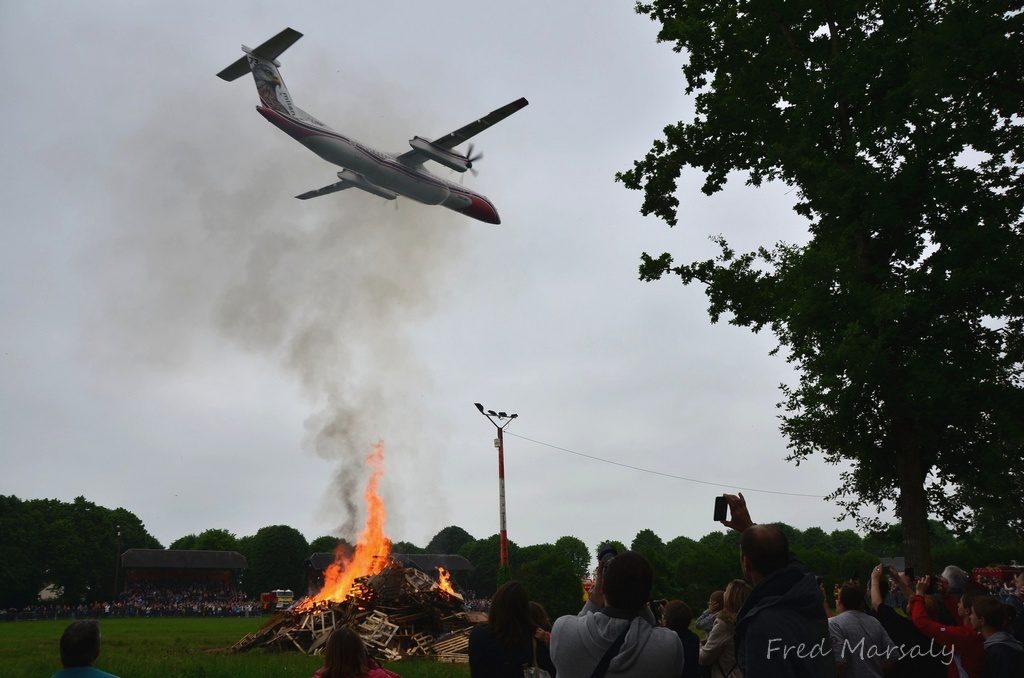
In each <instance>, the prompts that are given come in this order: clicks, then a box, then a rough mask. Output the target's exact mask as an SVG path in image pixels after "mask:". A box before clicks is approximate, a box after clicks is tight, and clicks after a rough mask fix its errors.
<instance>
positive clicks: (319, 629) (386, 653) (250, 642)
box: [231, 443, 473, 662]
mask: <svg viewBox="0 0 1024 678" xmlns="http://www.w3.org/2000/svg"><path fill="white" fill-rule="evenodd" d="M366 462H367V464H368V465H369V466H370V469H371V473H370V478H369V480H368V481H367V483H366V490H365V492H364V493H363V497H364V500H365V502H366V523H365V525H364V527H363V530H362V532H361V533H360V535H359V539H358V541H357V543H356V547H355V549H354V550H353V551H351V552H349V551H346V550H344V549H342V548H341V547H339V548H338V549H336V550H335V553H334V562H332V563H331V564H330V565H329V566H328V567H327V569H326V570H325V571H324V585H323V587H322V588H321V589H320V591H318V592H317V593H316V594H314V595H311V596H308V597H306V598H303V599H302V600H300V601H299V602H298V603H296V604H295V605H294V606H293V607H292V608H291V609H290V610H285V611H283V612H281V613H278V614H277V615H275V616H274V617H273V618H272V619H271V620H270V621H269V622H268V623H267V624H265V625H264V626H263V627H262V628H261V629H260V630H259V631H257V632H255V633H251V634H249V635H247V636H245V637H244V638H242V639H241V640H239V641H238V642H237V643H236V644H235V645H234V646H233V647H232V648H231V649H232V651H236V652H239V651H245V650H250V649H253V648H257V647H263V648H274V649H282V650H298V651H300V652H305V653H307V654H320V653H322V652H323V648H324V645H325V643H326V642H327V638H328V637H329V636H330V634H331V632H332V631H333V630H334V629H336V628H339V627H348V628H351V629H352V630H354V631H356V632H358V633H359V634H360V635H361V636H362V637H363V640H364V642H365V643H366V646H367V648H368V649H369V651H370V653H371V654H373V655H374V656H375V657H377V658H378V659H380V660H387V661H393V660H396V659H401V658H403V657H408V656H415V655H432V656H435V657H437V658H438V659H439V660H442V661H455V662H464V661H468V656H467V655H466V650H467V648H468V646H469V631H470V630H471V629H472V627H473V622H471V621H470V619H469V616H468V615H467V614H466V612H465V605H464V601H463V599H462V596H461V595H460V594H459V593H458V592H456V590H455V588H454V587H453V586H452V581H451V574H450V573H449V572H448V571H447V570H445V569H444V568H443V567H438V568H437V580H436V581H435V580H434V579H433V578H432V577H431V576H429V575H427V574H426V573H424V572H422V571H420V570H418V569H416V568H413V567H404V566H402V565H401V564H400V563H399V562H397V561H396V560H394V559H392V557H391V542H390V540H389V539H388V538H387V536H386V535H385V533H384V524H385V521H386V518H387V512H386V510H385V507H384V502H383V500H382V499H381V498H380V495H379V494H378V492H377V488H378V485H379V483H380V479H381V477H383V475H384V445H383V444H382V443H378V444H377V445H375V446H374V447H373V450H372V451H371V452H370V454H369V455H368V456H367V457H366Z"/></svg>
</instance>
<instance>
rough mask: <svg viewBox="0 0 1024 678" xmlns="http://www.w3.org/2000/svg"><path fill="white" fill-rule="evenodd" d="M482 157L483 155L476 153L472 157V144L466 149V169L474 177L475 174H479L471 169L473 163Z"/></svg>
mask: <svg viewBox="0 0 1024 678" xmlns="http://www.w3.org/2000/svg"><path fill="white" fill-rule="evenodd" d="M483 157H484V154H483V153H477V154H476V155H473V144H470V145H469V148H467V149H466V168H467V169H468V170H469V171H470V172H472V173H473V176H474V177H475V176H476V175H477V174H479V172H477V171H476V170H475V169H473V163H474V162H476V161H477V160H483Z"/></svg>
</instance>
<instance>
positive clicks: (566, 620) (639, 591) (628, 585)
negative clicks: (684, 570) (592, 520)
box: [551, 551, 683, 678]
mask: <svg viewBox="0 0 1024 678" xmlns="http://www.w3.org/2000/svg"><path fill="white" fill-rule="evenodd" d="M653 581H654V572H653V570H652V569H651V564H650V563H649V562H647V559H646V558H644V557H643V556H641V555H640V554H638V553H633V552H632V551H626V552H625V553H620V554H619V555H617V556H615V557H614V558H612V559H611V560H610V561H609V562H608V563H607V565H604V566H599V567H598V570H597V577H596V581H595V582H594V588H593V590H591V592H590V598H589V599H588V600H587V603H586V605H584V606H583V609H582V610H581V611H580V613H579V615H578V616H575V617H574V616H571V615H567V616H564V617H559V618H558V619H557V620H555V626H554V628H553V629H552V630H551V658H552V659H553V660H554V662H555V666H556V667H558V675H559V676H561V677H562V678H591V677H592V676H593V677H595V678H596V677H598V676H607V677H608V678H625V677H630V678H679V676H680V675H681V674H682V672H683V645H682V643H681V642H680V640H679V636H677V635H676V634H675V632H673V631H671V630H669V629H667V628H661V627H657V626H655V622H654V616H653V614H651V611H650V608H649V607H648V605H647V602H648V601H649V600H650V597H651V586H652V584H653Z"/></svg>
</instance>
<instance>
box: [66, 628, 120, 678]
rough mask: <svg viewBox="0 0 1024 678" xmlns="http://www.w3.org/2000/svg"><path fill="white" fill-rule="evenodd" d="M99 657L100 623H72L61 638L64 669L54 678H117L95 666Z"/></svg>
mask: <svg viewBox="0 0 1024 678" xmlns="http://www.w3.org/2000/svg"><path fill="white" fill-rule="evenodd" d="M99 656H100V625H99V622H95V621H76V622H72V623H71V624H69V625H68V627H67V628H66V629H64V633H63V634H61V637H60V663H61V666H63V667H64V668H63V669H62V670H60V671H58V672H57V673H55V674H53V678H117V676H115V675H113V674H111V673H107V672H106V671H100V670H99V669H97V668H95V667H94V666H93V662H95V661H96V659H97V657H99Z"/></svg>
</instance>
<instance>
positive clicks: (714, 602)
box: [696, 591, 725, 634]
mask: <svg viewBox="0 0 1024 678" xmlns="http://www.w3.org/2000/svg"><path fill="white" fill-rule="evenodd" d="M723 595H725V591H712V593H711V596H710V597H709V598H708V609H706V610H704V611H703V612H701V613H700V616H699V617H697V623H696V626H697V628H698V629H700V630H701V631H703V632H704V633H705V634H708V633H711V627H712V626H714V625H715V617H716V616H718V611H719V610H721V609H722V596H723Z"/></svg>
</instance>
